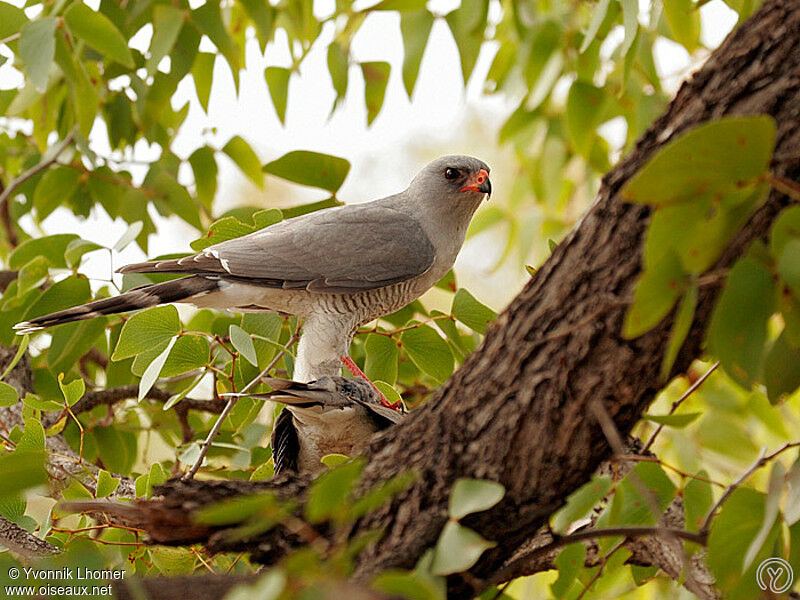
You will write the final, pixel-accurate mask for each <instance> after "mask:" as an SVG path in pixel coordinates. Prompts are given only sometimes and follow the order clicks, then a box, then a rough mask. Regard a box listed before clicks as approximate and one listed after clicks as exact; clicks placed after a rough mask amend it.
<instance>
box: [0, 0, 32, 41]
mask: <svg viewBox="0 0 800 600" xmlns="http://www.w3.org/2000/svg"><path fill="white" fill-rule="evenodd" d="M27 22H28V17H26V16H25V12H24V11H23V10H22V9H21V8H17V7H16V6H14V5H13V4H9V3H7V2H0V39H4V38H7V37H10V36H12V35H14V34H15V33H17V32H19V31H20V30H21V29H22V27H23V25H25V23H27Z"/></svg>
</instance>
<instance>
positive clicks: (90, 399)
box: [72, 384, 224, 415]
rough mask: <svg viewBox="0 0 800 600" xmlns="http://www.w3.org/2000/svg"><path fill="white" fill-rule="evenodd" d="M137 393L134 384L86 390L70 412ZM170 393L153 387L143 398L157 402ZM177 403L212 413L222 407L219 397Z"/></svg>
mask: <svg viewBox="0 0 800 600" xmlns="http://www.w3.org/2000/svg"><path fill="white" fill-rule="evenodd" d="M138 393H139V386H138V385H135V384H132V385H123V386H120V387H115V388H108V389H105V390H95V391H93V392H88V393H87V394H85V395H84V396H83V398H81V399H80V400H78V401H77V402H76V403H75V404H73V405H72V412H73V413H74V414H76V415H78V414H81V413H84V412H87V411H90V410H92V409H93V408H96V407H98V406H103V405H107V406H111V405H114V404H116V403H117V402H122V401H123V400H127V399H129V398H136V396H137V394H138ZM172 395H173V394H171V393H170V392H168V391H166V390H164V389H161V388H157V387H154V388H151V389H150V391H149V392H147V395H146V396H145V398H148V399H150V400H156V401H158V402H166V401H167V400H169V399H170V398H171V397H172ZM178 405H181V406H184V407H185V409H187V410H198V411H203V412H209V413H214V414H219V413H221V412H222V410H223V408H224V402H223V401H222V400H220V399H219V398H215V399H212V400H199V399H195V398H184V399H183V400H181V401H180V402H179V403H178Z"/></svg>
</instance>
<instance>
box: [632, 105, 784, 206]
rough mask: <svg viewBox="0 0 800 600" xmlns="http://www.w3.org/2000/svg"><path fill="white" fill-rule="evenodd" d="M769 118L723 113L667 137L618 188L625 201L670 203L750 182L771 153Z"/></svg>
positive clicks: (772, 125) (771, 123) (772, 137)
mask: <svg viewBox="0 0 800 600" xmlns="http://www.w3.org/2000/svg"><path fill="white" fill-rule="evenodd" d="M774 144H775V122H774V121H773V120H772V119H771V118H770V117H726V118H723V119H719V120H717V121H712V122H710V123H705V124H703V125H700V126H698V127H696V128H694V129H692V130H691V131H689V132H688V133H684V134H682V135H681V136H679V137H678V138H677V139H675V140H672V141H670V142H669V143H668V144H666V145H665V146H664V147H663V148H661V150H659V151H658V152H657V153H656V154H655V156H653V157H652V158H651V159H650V160H649V161H648V163H647V164H646V165H645V166H644V167H642V168H641V169H640V170H639V171H638V172H637V173H636V175H634V176H633V177H632V178H631V179H630V180H629V181H628V183H627V184H625V187H624V188H623V189H622V198H623V200H625V201H627V202H641V203H645V204H655V205H662V204H670V203H674V202H684V201H687V200H691V199H692V198H693V197H695V196H698V195H703V194H715V193H720V194H725V193H727V192H729V191H734V190H735V189H737V188H738V187H741V186H742V185H745V184H752V183H754V182H756V180H757V179H758V177H759V176H761V175H763V174H764V173H765V172H766V170H767V167H768V165H769V161H770V159H771V158H772V149H773V146H774Z"/></svg>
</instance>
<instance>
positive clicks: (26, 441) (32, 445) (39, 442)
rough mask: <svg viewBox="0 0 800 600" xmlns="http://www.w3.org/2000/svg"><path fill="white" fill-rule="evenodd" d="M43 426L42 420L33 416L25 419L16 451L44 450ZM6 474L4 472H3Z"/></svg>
mask: <svg viewBox="0 0 800 600" xmlns="http://www.w3.org/2000/svg"><path fill="white" fill-rule="evenodd" d="M44 440H45V435H44V427H42V422H41V421H40V420H39V419H37V418H35V417H28V418H27V419H25V431H23V432H22V437H21V438H20V439H19V441H18V442H17V452H34V453H39V452H44ZM3 476H4V477H5V476H6V473H3Z"/></svg>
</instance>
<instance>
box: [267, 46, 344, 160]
mask: <svg viewBox="0 0 800 600" xmlns="http://www.w3.org/2000/svg"><path fill="white" fill-rule="evenodd" d="M332 46H333V45H332ZM291 75H292V71H291V69H285V68H283V67H267V68H266V70H265V71H264V78H265V79H266V80H267V88H268V89H269V95H270V97H271V98H272V105H273V106H274V107H275V112H276V113H278V119H280V121H281V124H282V125H286V103H287V101H288V99H289V78H290V77H291ZM260 169H261V165H259V171H260Z"/></svg>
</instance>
